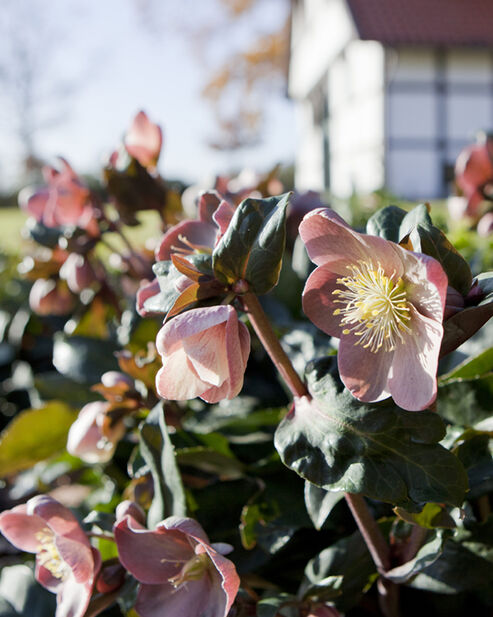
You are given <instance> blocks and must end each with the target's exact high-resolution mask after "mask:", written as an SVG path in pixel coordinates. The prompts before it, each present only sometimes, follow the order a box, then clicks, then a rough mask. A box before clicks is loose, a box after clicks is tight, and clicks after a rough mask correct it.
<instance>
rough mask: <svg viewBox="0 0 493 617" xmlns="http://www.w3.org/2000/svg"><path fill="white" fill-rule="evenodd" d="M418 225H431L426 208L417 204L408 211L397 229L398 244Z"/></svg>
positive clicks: (424, 205)
mask: <svg viewBox="0 0 493 617" xmlns="http://www.w3.org/2000/svg"><path fill="white" fill-rule="evenodd" d="M418 225H432V221H431V217H430V213H429V212H428V206H427V205H426V204H419V206H416V207H415V208H413V209H412V210H410V211H409V212H408V213H407V214H406V216H405V217H404V218H403V219H402V221H401V224H400V227H399V242H400V241H401V240H402V239H404V238H405V237H406V236H408V235H409V234H410V233H411V231H412V230H413V229H415V228H416V227H417V226H418Z"/></svg>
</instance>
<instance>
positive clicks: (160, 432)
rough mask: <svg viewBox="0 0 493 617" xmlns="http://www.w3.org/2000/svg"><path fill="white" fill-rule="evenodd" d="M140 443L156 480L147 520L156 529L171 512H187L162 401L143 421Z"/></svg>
mask: <svg viewBox="0 0 493 617" xmlns="http://www.w3.org/2000/svg"><path fill="white" fill-rule="evenodd" d="M139 447H140V452H141V454H142V457H143V459H144V460H145V462H146V463H147V465H148V466H149V469H150V471H151V474H152V479H153V481H154V497H153V499H152V504H151V507H150V508H149V512H148V515H147V524H148V526H149V528H151V529H152V528H153V527H154V526H155V525H156V524H157V523H159V522H160V521H162V520H163V519H164V518H166V517H167V516H185V515H186V502H185V493H184V490H183V485H182V481H181V476H180V472H179V470H178V466H177V463H176V457H175V450H174V448H173V444H172V443H171V441H170V438H169V435H168V429H167V427H166V423H165V420H164V412H163V406H162V403H158V404H157V405H156V407H154V409H153V410H152V411H151V412H150V413H149V415H148V416H147V418H146V420H145V422H144V423H143V424H142V426H141V428H140V441H139Z"/></svg>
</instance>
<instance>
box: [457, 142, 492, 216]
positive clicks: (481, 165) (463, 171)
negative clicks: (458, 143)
mask: <svg viewBox="0 0 493 617" xmlns="http://www.w3.org/2000/svg"><path fill="white" fill-rule="evenodd" d="M488 142H489V140H486V141H485V143H481V144H475V145H472V146H467V147H466V148H464V149H463V150H462V151H461V152H460V153H459V156H458V157H457V161H456V163H455V181H456V183H457V186H458V187H459V188H460V189H461V191H462V193H463V194H464V197H465V198H466V200H467V208H466V211H465V213H464V214H467V215H469V216H477V215H478V214H479V206H480V204H481V202H482V201H484V200H485V199H486V197H485V193H488V196H489V197H490V198H491V195H490V193H492V190H493V186H492V185H493V161H492V159H491V156H490V151H489V148H488V145H489V143H488Z"/></svg>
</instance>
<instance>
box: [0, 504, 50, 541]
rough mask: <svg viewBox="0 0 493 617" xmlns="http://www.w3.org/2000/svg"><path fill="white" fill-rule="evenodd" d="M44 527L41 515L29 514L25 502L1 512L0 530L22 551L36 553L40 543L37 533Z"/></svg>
mask: <svg viewBox="0 0 493 617" xmlns="http://www.w3.org/2000/svg"><path fill="white" fill-rule="evenodd" d="M44 529H46V523H45V521H44V520H43V519H42V518H40V517H39V516H32V515H29V514H27V507H26V505H24V504H23V505H21V506H16V507H15V508H12V510H6V511H4V512H2V513H1V514H0V532H1V533H2V534H3V535H4V536H5V537H6V538H7V540H8V541H9V542H10V543H11V544H13V545H14V546H16V547H17V548H18V549H20V550H21V551H26V552H28V553H36V552H37V551H38V549H39V544H40V542H39V540H38V538H36V534H37V533H38V532H39V531H42V530H44Z"/></svg>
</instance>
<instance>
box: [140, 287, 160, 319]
mask: <svg viewBox="0 0 493 617" xmlns="http://www.w3.org/2000/svg"><path fill="white" fill-rule="evenodd" d="M160 291H161V288H160V286H159V281H158V280H157V278H156V279H153V280H152V281H151V282H149V281H142V283H141V284H140V287H139V289H138V290H137V312H138V313H139V315H140V316H141V317H147V316H148V315H152V314H153V313H152V311H148V310H147V309H146V308H145V307H144V303H145V301H146V300H147V299H148V298H152V297H153V296H157V294H158V293H160Z"/></svg>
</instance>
